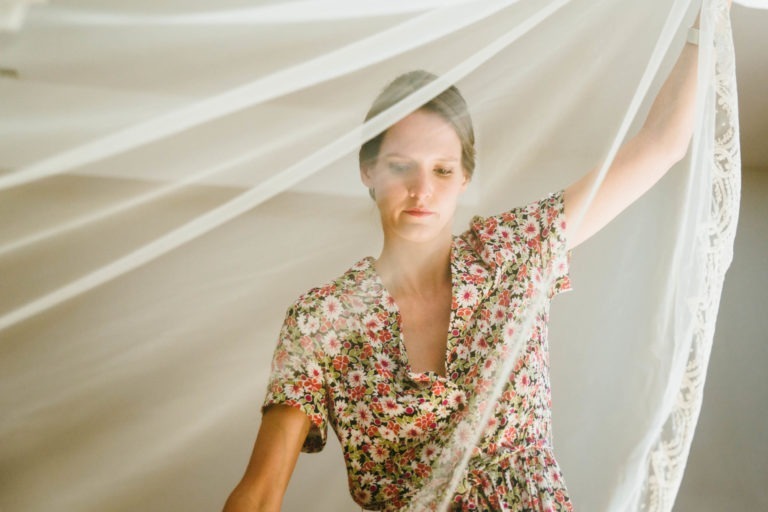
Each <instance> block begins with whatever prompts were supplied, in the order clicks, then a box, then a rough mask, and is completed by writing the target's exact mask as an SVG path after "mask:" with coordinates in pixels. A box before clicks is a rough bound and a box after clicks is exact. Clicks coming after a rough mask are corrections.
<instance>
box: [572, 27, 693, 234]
mask: <svg viewBox="0 0 768 512" xmlns="http://www.w3.org/2000/svg"><path fill="white" fill-rule="evenodd" d="M698 25H699V19H698V18H697V19H696V23H695V24H694V26H695V27H698ZM697 50H698V46H696V45H694V44H690V43H686V44H685V45H684V47H683V50H682V52H681V53H680V57H679V58H678V59H677V63H676V64H675V67H674V68H673V69H672V71H671V72H670V74H669V76H668V77H667V80H666V81H665V82H664V85H663V86H662V87H661V90H660V91H659V93H658V95H657V96H656V99H655V100H654V102H653V105H652V106H651V110H650V112H649V113H648V118H647V119H646V121H645V123H644V124H643V127H642V128H641V129H640V132H639V133H638V134H637V135H635V136H634V137H633V138H632V139H630V140H629V141H627V142H626V143H625V144H624V145H623V146H622V147H621V149H619V151H618V152H617V154H616V158H615V159H614V161H613V163H612V165H611V167H610V168H609V169H608V172H607V174H606V176H605V179H604V180H603V182H602V184H601V185H600V188H599V189H598V190H597V193H596V194H595V197H594V199H593V201H592V202H591V203H590V204H589V205H588V206H587V199H588V196H589V192H590V189H591V188H592V184H593V183H594V182H595V180H596V179H597V176H598V175H599V172H600V168H599V166H598V167H596V168H595V169H593V170H592V171H590V172H589V173H587V174H586V175H585V176H584V177H582V178H581V179H579V180H578V181H576V182H575V183H573V184H572V185H570V186H569V187H568V188H567V189H566V190H565V197H564V203H565V216H566V223H567V224H568V226H569V228H568V234H567V238H568V247H569V248H573V247H575V246H577V245H579V244H580V243H581V242H583V241H584V240H586V239H588V238H589V237H591V236H592V235H594V234H595V233H596V232H598V231H599V230H600V229H601V228H603V226H605V225H606V224H608V222H610V221H611V220H612V219H613V218H614V217H616V216H617V215H618V214H619V213H621V212H622V211H623V210H624V209H625V208H626V207H628V206H629V205H630V204H632V203H633V202H634V201H635V200H636V199H638V198H639V197H640V196H641V195H643V194H644V193H645V192H646V191H647V190H648V189H650V188H651V187H652V186H653V185H654V184H655V183H656V182H657V181H659V179H661V177H662V176H663V175H664V174H665V173H666V172H667V171H668V170H669V169H670V168H671V167H672V166H673V165H674V164H675V163H677V162H678V161H680V160H681V159H682V158H683V157H684V156H685V153H686V152H687V150H688V144H689V142H690V140H691V135H692V133H693V124H694V114H695V103H696V79H697V64H698V51H697ZM585 207H586V211H585V212H584V218H583V219H582V222H581V223H580V224H579V225H578V226H572V223H573V222H575V220H576V218H577V217H579V215H580V214H581V210H582V209H584V208H585Z"/></svg>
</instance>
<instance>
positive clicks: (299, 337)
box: [261, 303, 328, 453]
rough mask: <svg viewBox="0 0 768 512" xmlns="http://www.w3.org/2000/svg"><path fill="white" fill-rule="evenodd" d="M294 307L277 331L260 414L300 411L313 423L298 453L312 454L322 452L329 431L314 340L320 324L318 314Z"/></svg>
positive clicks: (319, 357)
mask: <svg viewBox="0 0 768 512" xmlns="http://www.w3.org/2000/svg"><path fill="white" fill-rule="evenodd" d="M297 304H298V303H297ZM297 304H294V305H293V306H291V307H290V308H289V309H288V312H287V314H286V316H285V320H284V321H283V326H282V328H281V329H280V336H279V339H278V343H277V347H276V348H275V352H274V354H273V356H272V366H271V372H270V377H269V384H268V385H267V394H266V397H265V399H264V403H263V405H262V407H261V411H262V413H263V412H264V411H265V410H266V409H267V408H268V407H270V406H272V405H277V404H283V405H288V406H291V407H294V408H296V409H299V410H301V411H303V412H304V413H305V414H306V415H307V416H308V417H309V419H310V421H311V422H312V424H311V427H310V431H309V433H308V434H307V438H306V440H305V441H304V445H303V447H302V449H301V450H302V451H303V452H307V453H312V452H319V451H320V450H322V449H323V447H324V446H325V441H326V437H327V431H328V427H327V425H328V398H327V392H326V386H325V382H324V381H325V379H324V375H325V372H324V370H323V368H324V358H323V355H322V351H321V348H320V344H319V343H318V342H317V341H316V340H317V338H318V335H319V331H320V325H321V322H320V320H319V318H318V317H317V311H315V310H314V309H313V308H311V307H300V306H298V305H297Z"/></svg>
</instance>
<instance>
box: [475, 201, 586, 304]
mask: <svg viewBox="0 0 768 512" xmlns="http://www.w3.org/2000/svg"><path fill="white" fill-rule="evenodd" d="M563 196H564V190H559V191H557V192H553V193H551V194H549V195H547V196H546V197H544V198H543V199H540V200H537V201H534V202H532V203H529V204H527V205H525V206H521V207H518V208H513V209H512V210H509V211H507V212H504V213H501V214H499V215H494V216H492V217H486V218H483V217H479V216H478V217H475V218H473V219H472V222H471V223H470V231H471V232H472V236H471V238H472V239H473V242H474V243H473V245H475V250H476V251H477V252H478V254H480V256H481V258H482V259H483V260H484V261H485V262H486V263H487V264H488V265H489V266H490V267H491V268H496V269H499V268H500V269H502V270H503V271H507V272H520V271H522V272H530V273H531V274H530V276H531V278H532V279H533V280H534V281H545V282H546V281H549V283H550V285H549V289H548V296H549V298H552V297H554V296H555V295H557V294H559V293H562V292H564V291H568V290H570V289H571V281H570V275H569V272H570V260H571V251H569V250H567V247H568V245H567V240H566V219H565V208H564V203H563ZM526 275H527V274H526Z"/></svg>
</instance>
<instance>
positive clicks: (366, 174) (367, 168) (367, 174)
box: [360, 163, 373, 188]
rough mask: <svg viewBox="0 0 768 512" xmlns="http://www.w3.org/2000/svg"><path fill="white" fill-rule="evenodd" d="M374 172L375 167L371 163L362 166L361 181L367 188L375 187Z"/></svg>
mask: <svg viewBox="0 0 768 512" xmlns="http://www.w3.org/2000/svg"><path fill="white" fill-rule="evenodd" d="M372 171H373V166H372V165H371V164H370V163H366V164H360V180H361V181H362V182H363V185H365V186H366V188H371V187H373V180H372V179H371V172H372Z"/></svg>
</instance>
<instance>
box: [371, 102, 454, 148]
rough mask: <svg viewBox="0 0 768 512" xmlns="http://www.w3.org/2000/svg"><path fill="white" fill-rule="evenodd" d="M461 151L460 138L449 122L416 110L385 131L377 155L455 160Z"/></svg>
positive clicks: (440, 117)
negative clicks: (427, 156)
mask: <svg viewBox="0 0 768 512" xmlns="http://www.w3.org/2000/svg"><path fill="white" fill-rule="evenodd" d="M461 149H462V148H461V139H459V136H458V135H457V134H456V130H455V129H454V127H453V125H452V124H451V123H449V122H448V121H446V120H445V119H443V117H442V116H440V115H439V114H435V113H432V112H428V111H425V110H418V111H416V112H414V113H412V114H410V115H408V116H406V117H404V118H403V119H401V120H400V121H398V122H397V123H395V124H394V125H392V126H390V127H389V128H388V129H387V132H386V134H385V135H384V140H383V141H382V144H381V149H380V154H381V156H383V157H386V156H387V155H397V156H401V157H405V158H412V157H416V156H426V155H429V156H431V157H432V158H436V157H438V156H439V158H440V159H442V160H459V159H460V158H461Z"/></svg>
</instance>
